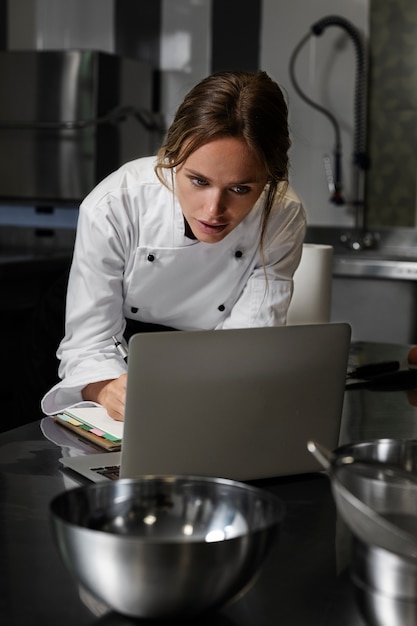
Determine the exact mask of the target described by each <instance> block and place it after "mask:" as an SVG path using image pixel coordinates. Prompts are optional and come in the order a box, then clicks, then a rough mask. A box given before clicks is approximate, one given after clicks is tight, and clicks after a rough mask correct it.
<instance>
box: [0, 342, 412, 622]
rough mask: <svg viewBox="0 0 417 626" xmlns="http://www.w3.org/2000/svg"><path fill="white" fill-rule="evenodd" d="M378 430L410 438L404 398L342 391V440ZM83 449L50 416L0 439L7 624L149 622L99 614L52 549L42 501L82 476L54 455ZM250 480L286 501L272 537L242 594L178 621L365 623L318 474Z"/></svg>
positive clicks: (369, 349) (402, 350) (0, 546)
mask: <svg viewBox="0 0 417 626" xmlns="http://www.w3.org/2000/svg"><path fill="white" fill-rule="evenodd" d="M407 352H408V346H396V345H391V344H369V343H359V344H355V345H354V346H353V347H352V354H351V364H352V365H360V364H364V363H365V362H370V361H373V362H375V361H381V360H391V359H398V360H400V361H403V360H404V358H405V357H406V355H407ZM382 436H387V437H390V436H396V437H411V438H416V437H417V407H416V406H415V405H414V403H413V394H412V393H411V394H410V393H409V394H407V393H406V392H405V391H395V392H372V391H365V390H356V391H353V390H351V391H347V392H346V400H345V406H344V414H343V428H342V440H343V441H344V442H346V441H354V440H361V439H366V438H369V437H382ZM86 445H87V444H82V443H81V442H80V441H79V440H77V439H76V437H75V435H72V434H71V433H69V432H65V433H64V432H63V431H62V429H60V427H59V426H57V425H56V424H55V423H54V422H53V420H52V418H44V419H43V420H41V421H34V422H32V423H29V424H27V425H25V426H22V427H20V428H16V429H13V430H10V431H8V432H5V433H3V434H1V435H0V480H1V485H2V490H1V494H0V502H1V506H0V528H1V529H2V532H1V535H0V560H1V563H2V567H1V569H0V581H1V585H0V614H1V616H2V619H3V621H4V623H5V624H7V625H8V626H22V624H35V623H36V624H37V623H40V624H42V625H43V626H56V625H57V624H59V625H60V626H74V624H77V626H84V625H85V626H87V625H88V626H93V625H96V626H127V624H133V623H135V624H139V623H140V624H145V623H146V624H149V622H143V621H141V622H134V621H132V620H129V619H127V618H124V617H122V616H120V615H117V614H116V613H113V612H108V611H106V610H103V608H102V607H101V606H99V605H97V604H95V603H92V602H91V599H88V598H86V597H85V594H82V593H81V594H80V590H79V589H78V587H77V585H76V584H75V583H74V581H73V580H72V579H71V577H70V575H69V574H68V572H67V570H66V569H65V567H64V565H63V563H62V562H61V560H60V558H59V555H58V552H57V549H56V547H55V545H54V542H53V538H52V533H51V528H50V523H49V515H48V507H49V502H50V500H51V498H52V497H53V496H55V495H56V494H57V493H59V492H61V491H62V490H64V489H68V488H71V487H74V486H76V485H77V484H78V480H81V479H76V478H75V476H74V475H71V474H70V473H68V472H65V471H64V470H63V469H61V466H60V464H59V457H60V456H62V454H63V451H64V449H65V452H66V453H69V454H77V453H78V454H79V453H80V451H82V450H83V449H85V448H84V446H86ZM277 453H279V442H277ZM318 469H319V468H318ZM258 485H259V486H260V487H262V488H264V489H268V490H271V491H272V492H273V493H275V494H276V495H277V496H278V497H280V498H281V499H282V500H283V502H284V503H285V506H286V516H285V519H284V523H283V526H282V529H281V533H280V537H279V539H278V542H277V543H276V545H275V546H274V548H273V549H272V551H271V553H270V555H269V557H268V559H267V562H266V563H265V565H264V567H263V569H262V570H261V573H260V576H259V577H258V578H257V580H256V582H255V584H254V586H253V587H252V588H251V589H250V590H249V591H248V593H247V594H246V595H244V596H243V597H242V598H241V599H239V600H238V601H237V602H236V603H234V604H232V605H231V606H229V607H226V608H224V609H223V610H221V611H217V612H216V613H214V614H209V615H205V616H201V617H198V618H196V619H195V620H190V621H188V622H187V624H190V626H194V625H196V626H197V625H198V626H254V624H256V626H277V625H278V624H280V625H282V626H307V625H308V626H365V622H364V621H363V619H362V618H361V615H360V613H359V610H358V607H357V606H356V602H355V595H354V589H353V587H352V584H351V581H350V577H349V559H350V535H349V533H348V532H347V530H346V527H345V526H344V525H343V523H342V522H341V520H340V519H338V516H337V514H336V509H335V505H334V501H333V499H332V495H331V491H330V484H329V480H328V478H327V477H326V476H325V475H323V473H321V472H320V471H318V472H317V473H313V474H310V475H300V476H291V477H284V478H279V479H271V480H265V481H259V482H258ZM159 626H161V623H160V622H159ZM392 626H401V625H399V624H398V625H397V624H395V622H392Z"/></svg>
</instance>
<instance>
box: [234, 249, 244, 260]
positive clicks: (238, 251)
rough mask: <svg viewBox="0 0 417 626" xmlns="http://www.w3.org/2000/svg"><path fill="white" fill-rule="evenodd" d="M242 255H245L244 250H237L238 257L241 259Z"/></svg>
mask: <svg viewBox="0 0 417 626" xmlns="http://www.w3.org/2000/svg"><path fill="white" fill-rule="evenodd" d="M242 256H243V252H242V250H236V252H235V257H236V259H241V258H242Z"/></svg>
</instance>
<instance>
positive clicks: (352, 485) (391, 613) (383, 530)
mask: <svg viewBox="0 0 417 626" xmlns="http://www.w3.org/2000/svg"><path fill="white" fill-rule="evenodd" d="M349 456H351V457H352V458H353V459H355V461H365V462H366V461H377V462H378V463H381V464H382V467H384V465H386V466H387V467H391V468H394V469H395V468H398V469H400V470H403V473H402V474H399V475H398V476H396V479H395V480H390V479H389V473H386V472H383V471H381V473H380V475H379V473H378V471H375V472H374V473H373V474H370V475H368V476H366V475H365V474H364V475H362V476H361V475H360V474H356V473H354V472H353V473H351V474H350V473H349V468H348V465H347V466H344V469H343V470H342V471H341V472H338V470H337V467H338V465H337V459H343V458H347V457H349ZM335 459H336V460H335V464H334V467H335V474H336V480H335V481H333V482H332V488H333V493H334V496H335V501H336V504H337V507H338V510H339V512H340V514H341V516H342V517H343V518H344V520H345V522H346V524H347V525H348V526H349V527H350V529H351V530H352V533H353V542H352V559H351V566H350V572H351V578H352V582H353V585H354V590H355V596H356V599H357V602H358V606H359V608H360V610H361V613H362V615H363V616H364V617H365V619H366V623H367V624H369V625H370V626H415V625H416V624H417V486H416V483H415V478H416V476H417V441H416V440H414V439H376V440H372V441H364V442H360V443H353V444H348V445H345V446H341V447H340V448H338V449H337V450H335ZM374 469H375V468H374ZM408 473H409V474H410V479H408V478H407V476H408ZM371 476H372V477H371ZM379 476H380V477H379ZM350 495H353V496H354V498H356V499H357V501H358V502H359V505H358V506H356V504H355V503H354V502H353V501H352V500H351V498H350ZM361 504H363V505H364V506H365V507H367V510H368V511H369V512H366V514H365V512H364V510H363V508H362V507H361Z"/></svg>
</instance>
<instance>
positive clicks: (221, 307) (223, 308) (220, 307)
mask: <svg viewBox="0 0 417 626" xmlns="http://www.w3.org/2000/svg"><path fill="white" fill-rule="evenodd" d="M217 308H218V309H219V311H224V310H225V308H226V307H225V306H224V304H221V305H220V306H218V307H217Z"/></svg>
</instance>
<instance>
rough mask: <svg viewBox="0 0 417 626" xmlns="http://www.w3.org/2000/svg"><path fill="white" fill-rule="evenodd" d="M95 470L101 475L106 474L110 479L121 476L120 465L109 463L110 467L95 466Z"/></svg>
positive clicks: (116, 478)
mask: <svg viewBox="0 0 417 626" xmlns="http://www.w3.org/2000/svg"><path fill="white" fill-rule="evenodd" d="M92 471H93V472H97V474H100V476H105V477H106V478H108V479H109V480H118V478H119V477H120V465H109V466H108V467H94V468H92Z"/></svg>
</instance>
